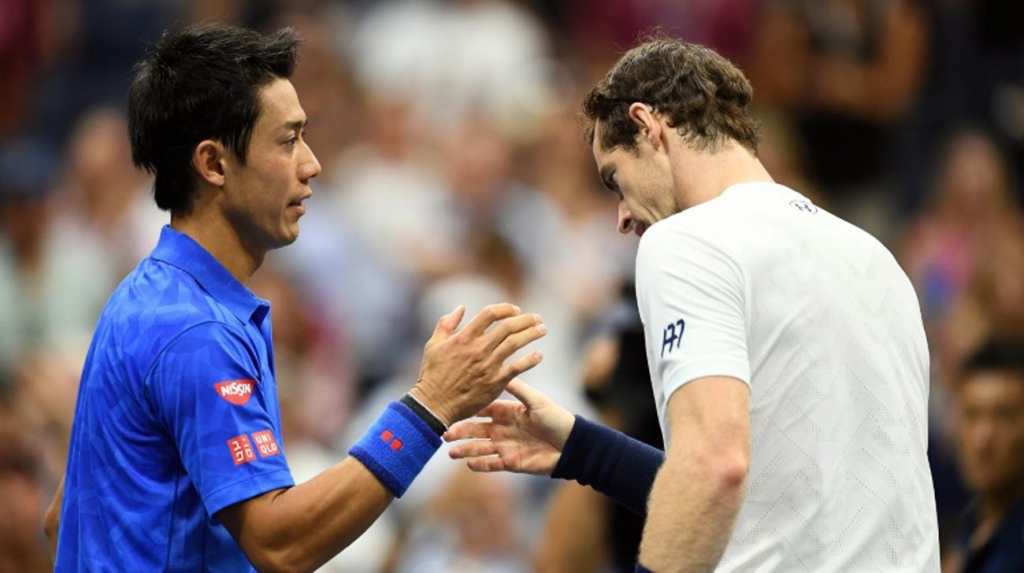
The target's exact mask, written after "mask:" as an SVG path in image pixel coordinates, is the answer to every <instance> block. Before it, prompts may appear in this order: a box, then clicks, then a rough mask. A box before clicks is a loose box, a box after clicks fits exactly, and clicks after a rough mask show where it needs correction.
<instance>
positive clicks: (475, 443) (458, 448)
mask: <svg viewBox="0 0 1024 573" xmlns="http://www.w3.org/2000/svg"><path fill="white" fill-rule="evenodd" d="M497 454H498V445H497V444H495V443H494V442H493V441H491V440H466V441H463V442H459V443H457V444H455V445H453V446H452V447H451V449H450V450H448V456H449V457H450V458H452V459H453V460H461V459H464V458H479V457H483V456H494V455H497Z"/></svg>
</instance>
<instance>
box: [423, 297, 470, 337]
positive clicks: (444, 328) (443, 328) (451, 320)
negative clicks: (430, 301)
mask: <svg viewBox="0 0 1024 573" xmlns="http://www.w3.org/2000/svg"><path fill="white" fill-rule="evenodd" d="M465 314H466V307H464V306H462V305H461V304H460V305H459V306H457V307H455V310H453V311H451V312H450V313H448V314H446V315H444V316H442V317H441V319H440V320H438V321H437V327H435V328H434V334H433V336H431V337H430V340H431V341H437V342H440V341H442V340H444V339H446V338H448V337H449V336H451V335H452V334H453V333H454V332H455V329H456V328H457V327H458V326H459V323H460V322H462V317H463V316H465Z"/></svg>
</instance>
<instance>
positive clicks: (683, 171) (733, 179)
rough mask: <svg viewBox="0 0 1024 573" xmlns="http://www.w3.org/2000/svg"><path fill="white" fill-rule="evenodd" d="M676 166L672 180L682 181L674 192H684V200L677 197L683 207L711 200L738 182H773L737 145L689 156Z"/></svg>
mask: <svg viewBox="0 0 1024 573" xmlns="http://www.w3.org/2000/svg"><path fill="white" fill-rule="evenodd" d="M676 167H677V168H676V169H675V172H674V173H673V177H675V178H676V179H677V181H678V180H682V181H683V184H682V185H679V184H677V185H676V189H685V190H686V197H680V198H678V199H679V202H680V205H684V206H685V207H693V206H694V205H699V204H701V203H704V202H706V201H710V200H712V199H714V198H716V197H718V196H719V195H721V194H722V193H723V192H724V191H725V190H726V189H728V188H729V187H732V186H733V185H738V184H740V183H774V182H775V180H774V179H772V176H771V175H770V174H769V173H768V170H766V169H765V168H764V165H762V164H761V161H760V160H759V159H758V158H757V156H755V155H754V154H753V153H751V152H750V151H749V150H748V149H747V148H745V147H743V146H742V145H740V144H739V143H736V142H730V143H729V144H728V146H727V147H726V148H725V149H723V150H721V151H719V152H717V153H696V154H688V156H687V158H686V159H685V160H684V161H682V162H677V163H676Z"/></svg>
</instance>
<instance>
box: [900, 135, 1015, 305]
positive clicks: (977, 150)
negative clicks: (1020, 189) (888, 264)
mask: <svg viewBox="0 0 1024 573" xmlns="http://www.w3.org/2000/svg"><path fill="white" fill-rule="evenodd" d="M938 165H939V168H938V172H937V173H936V176H935V177H934V180H933V181H934V182H933V189H934V191H933V195H932V198H931V202H930V204H929V206H928V208H927V210H926V211H924V213H922V214H921V215H920V216H919V217H918V218H917V220H916V221H913V222H912V223H911V224H910V225H909V226H908V230H907V234H906V237H905V239H904V241H903V244H902V245H901V247H900V248H899V253H900V258H901V260H902V262H903V264H904V267H905V268H906V270H907V273H908V274H909V275H910V277H911V279H912V280H913V281H914V284H915V286H916V287H917V290H918V296H919V298H920V299H921V306H922V312H923V313H924V317H925V321H926V323H929V324H932V325H934V324H935V323H937V322H938V321H941V320H942V319H943V318H944V317H945V316H946V313H947V312H948V311H949V310H950V308H951V306H952V304H953V303H954V301H955V300H956V299H957V297H958V296H959V295H960V294H961V293H962V292H963V291H964V289H965V287H966V286H967V285H968V284H969V283H970V282H971V281H972V279H973V277H974V276H975V275H976V274H977V272H978V270H979V267H980V266H981V265H982V264H983V263H984V262H985V261H987V260H988V259H989V258H990V257H991V254H992V251H993V249H994V247H995V244H996V242H997V241H1000V240H1002V239H1003V238H1004V237H1013V236H1015V235H1020V232H1021V224H1022V219H1021V214H1020V211H1019V210H1018V209H1017V208H1016V206H1015V205H1014V202H1013V200H1012V197H1013V195H1014V193H1015V190H1014V182H1013V179H1012V178H1011V176H1010V172H1009V168H1008V165H1007V163H1006V160H1005V159H1004V157H1003V155H1002V154H1001V152H1000V150H999V148H998V147H997V145H996V144H995V142H994V141H993V140H992V138H991V136H990V135H988V134H987V133H985V132H984V131H978V130H961V131H959V132H956V133H954V134H953V135H952V136H951V137H950V138H949V139H948V142H947V144H946V148H945V151H944V153H943V154H942V158H941V160H940V161H939V164H938Z"/></svg>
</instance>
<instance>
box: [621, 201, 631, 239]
mask: <svg viewBox="0 0 1024 573" xmlns="http://www.w3.org/2000/svg"><path fill="white" fill-rule="evenodd" d="M632 229H633V214H632V213H630V212H629V208H628V207H626V202H625V201H619V232H620V233H622V234H627V233H629V232H630V231H631V230H632Z"/></svg>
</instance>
